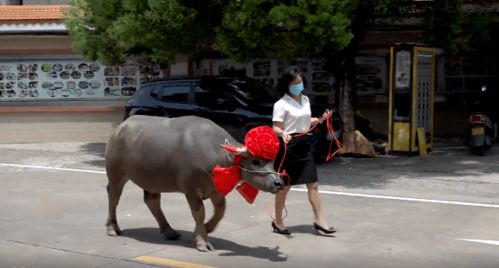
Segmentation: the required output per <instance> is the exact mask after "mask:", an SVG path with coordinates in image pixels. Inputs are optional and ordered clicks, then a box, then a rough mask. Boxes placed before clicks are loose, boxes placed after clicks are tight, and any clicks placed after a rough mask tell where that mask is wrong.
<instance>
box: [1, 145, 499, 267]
mask: <svg viewBox="0 0 499 268" xmlns="http://www.w3.org/2000/svg"><path fill="white" fill-rule="evenodd" d="M103 150H104V144H103V143H41V144H3V145H0V185H1V187H0V267H148V266H149V265H150V264H146V263H145V260H163V261H164V262H162V263H163V265H165V266H166V267H181V266H175V262H171V261H177V262H187V263H188V264H185V263H184V266H183V267H201V266H199V265H205V266H212V267H498V266H499V254H497V252H498V250H499V246H497V245H494V241H499V229H498V228H497V222H499V213H498V212H499V195H498V194H497V193H499V165H498V163H499V162H498V160H499V153H498V150H497V148H494V150H493V151H492V152H491V154H489V155H488V156H486V157H475V156H472V155H469V154H468V152H467V150H466V148H465V147H459V146H457V147H456V146H441V147H438V148H435V151H434V152H433V153H432V154H431V155H430V156H428V157H399V156H397V157H394V156H382V157H379V158H375V159H368V158H342V157H340V158H336V159H334V160H333V161H332V162H330V163H327V164H324V165H320V166H319V174H320V175H319V176H320V179H321V190H322V191H323V193H322V195H321V198H322V202H323V207H324V211H325V213H326V217H327V220H328V221H329V222H330V224H332V225H334V226H335V227H336V228H337V229H338V230H339V231H338V233H337V234H336V235H335V237H334V238H330V237H320V236H316V235H314V234H313V232H312V228H311V223H312V212H311V209H310V205H309V204H308V200H307V195H306V193H305V192H302V191H301V190H302V189H301V188H300V187H297V188H295V189H294V190H293V191H292V192H291V193H290V196H289V199H288V202H287V208H288V217H287V218H286V224H287V226H288V227H289V229H290V231H291V232H292V233H293V234H292V236H290V237H286V236H282V235H278V234H274V233H272V232H271V228H270V221H271V218H270V216H269V212H268V209H269V205H270V204H271V202H272V196H271V195H270V194H267V193H260V194H259V196H258V197H257V200H256V202H255V203H254V204H253V205H248V204H247V203H245V201H244V200H243V198H241V197H240V196H238V194H237V192H233V193H231V194H229V195H228V208H227V211H226V214H225V217H224V219H223V220H222V222H221V223H220V225H219V227H218V228H217V230H215V232H214V233H213V234H211V236H210V239H211V240H210V241H211V243H212V244H213V245H214V247H215V248H217V250H216V251H214V252H209V253H200V252H197V251H196V250H195V248H194V243H193V241H192V231H193V228H194V222H193V220H192V217H191V215H190V212H189V210H188V205H187V202H186V201H185V198H184V197H183V196H182V195H180V194H164V195H163V197H162V205H163V210H164V211H165V214H166V216H167V218H168V219H169V221H170V223H171V224H172V226H173V227H174V228H176V229H177V230H178V231H179V232H180V233H181V234H182V236H183V237H182V239H181V240H179V241H167V240H164V239H163V238H162V236H161V235H160V234H159V231H158V228H157V225H156V222H155V221H154V219H153V217H152V215H151V214H150V212H149V211H148V209H147V207H146V205H145V204H144V203H143V201H142V191H141V190H140V189H139V188H138V187H136V186H135V185H133V184H132V183H129V184H127V186H126V187H125V191H124V193H123V195H122V199H121V203H120V205H119V206H118V221H119V223H120V226H121V228H122V229H123V230H124V235H123V236H121V237H109V236H107V235H106V234H105V227H104V222H105V218H106V215H107V196H106V192H105V185H106V183H107V182H106V177H105V174H103V165H104V160H103ZM404 198H406V199H404ZM407 198H412V199H407ZM206 204H207V205H206V207H207V209H208V212H207V215H211V205H208V203H206ZM151 257H155V258H156V259H154V258H151ZM177 264H178V263H177ZM156 265H161V262H156ZM185 265H187V266H185ZM196 265H198V266H196Z"/></svg>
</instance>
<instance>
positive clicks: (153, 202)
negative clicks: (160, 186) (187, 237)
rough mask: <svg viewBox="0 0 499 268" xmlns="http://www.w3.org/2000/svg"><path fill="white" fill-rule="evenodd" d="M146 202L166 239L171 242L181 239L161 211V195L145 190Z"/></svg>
mask: <svg viewBox="0 0 499 268" xmlns="http://www.w3.org/2000/svg"><path fill="white" fill-rule="evenodd" d="M144 202H145V203H146V205H147V207H148V208H149V210H150V211H151V213H152V215H153V216H154V218H155V219H156V221H157V222H158V224H159V229H160V230H161V233H164V234H165V237H166V238H167V239H169V240H176V239H178V238H179V237H180V234H179V233H177V232H175V230H173V229H172V227H171V226H170V224H168V221H166V218H165V215H164V214H163V211H162V210H161V194H160V193H151V192H149V191H146V190H144Z"/></svg>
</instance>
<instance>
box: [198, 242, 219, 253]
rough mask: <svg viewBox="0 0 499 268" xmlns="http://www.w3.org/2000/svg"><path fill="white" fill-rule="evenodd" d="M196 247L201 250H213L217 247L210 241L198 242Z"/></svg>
mask: <svg viewBox="0 0 499 268" xmlns="http://www.w3.org/2000/svg"><path fill="white" fill-rule="evenodd" d="M196 248H197V249H198V250H199V251H201V252H208V251H213V250H215V248H214V247H213V246H212V245H211V244H210V243H208V242H206V243H197V245H196Z"/></svg>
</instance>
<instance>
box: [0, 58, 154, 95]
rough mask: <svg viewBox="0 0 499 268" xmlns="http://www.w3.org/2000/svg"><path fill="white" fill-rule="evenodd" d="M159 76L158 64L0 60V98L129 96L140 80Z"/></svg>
mask: <svg viewBox="0 0 499 268" xmlns="http://www.w3.org/2000/svg"><path fill="white" fill-rule="evenodd" d="M159 77H162V72H161V69H160V68H159V66H145V65H144V66H141V65H137V64H125V65H121V66H105V65H102V64H100V63H98V62H87V61H79V60H53V61H49V60H39V61H17V62H0V101H8V100H29V99H32V100H38V99H40V100H42V99H89V98H90V99H94V98H100V99H103V98H104V99H105V98H112V97H128V96H132V95H133V94H134V93H135V91H136V90H137V87H138V85H140V83H142V82H144V81H147V80H150V79H155V78H159Z"/></svg>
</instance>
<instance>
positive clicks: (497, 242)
mask: <svg viewBox="0 0 499 268" xmlns="http://www.w3.org/2000/svg"><path fill="white" fill-rule="evenodd" d="M458 240H460V241H467V242H476V243H483V244H489V245H494V246H499V241H497V240H481V239H465V238H461V239H458Z"/></svg>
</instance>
